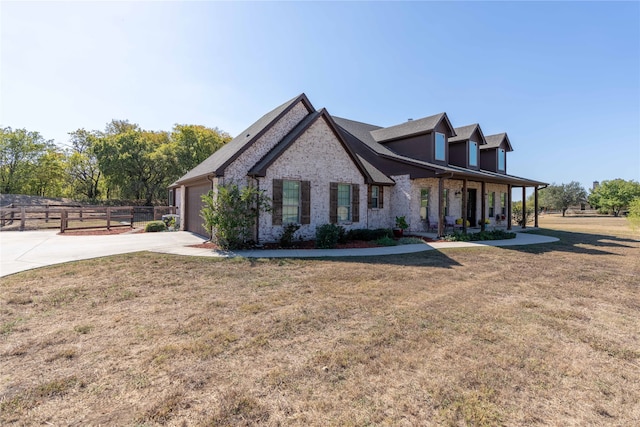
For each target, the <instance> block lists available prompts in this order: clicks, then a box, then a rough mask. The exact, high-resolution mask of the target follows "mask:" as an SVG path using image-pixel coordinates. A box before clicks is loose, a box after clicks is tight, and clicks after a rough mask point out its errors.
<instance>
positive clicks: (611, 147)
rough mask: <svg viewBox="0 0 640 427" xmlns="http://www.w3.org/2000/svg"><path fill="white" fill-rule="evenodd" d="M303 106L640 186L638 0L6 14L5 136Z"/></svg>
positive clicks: (528, 165) (525, 172)
mask: <svg viewBox="0 0 640 427" xmlns="http://www.w3.org/2000/svg"><path fill="white" fill-rule="evenodd" d="M303 92H304V93H306V95H307V96H308V97H309V99H310V101H311V103H312V104H313V105H314V107H315V108H316V109H319V108H322V107H325V108H327V110H328V111H329V113H330V114H332V115H335V116H338V117H344V118H349V119H352V120H358V121H363V122H366V123H371V124H375V125H378V126H391V125H394V124H398V123H402V122H404V121H406V120H407V119H409V118H413V119H418V118H421V117H426V116H430V115H433V114H437V113H440V112H443V111H445V112H446V113H447V115H448V117H449V119H450V120H451V122H452V124H453V125H454V127H458V126H464V125H467V124H472V123H479V124H480V126H481V128H482V131H483V132H484V134H485V135H491V134H495V133H500V132H507V134H508V135H509V138H510V140H511V144H512V146H513V148H514V151H513V152H511V153H509V154H508V157H507V162H508V163H507V167H508V172H509V173H510V174H513V175H517V176H522V177H526V178H530V179H535V180H538V181H543V182H548V183H556V184H560V183H568V182H570V181H578V182H580V183H581V184H582V185H583V186H584V187H585V188H587V189H589V188H591V186H592V183H593V181H596V180H597V181H603V180H607V179H615V178H623V179H627V180H630V179H633V180H636V181H640V2H637V1H631V2H613V1H607V2H500V1H494V2H482V1H479V2H455V1H453V2H324V3H320V2H233V3H231V2H198V1H182V2H148V1H138V2H126V1H111V2H91V1H85V2H30V1H20V2H13V1H2V2H0V126H3V127H6V126H10V127H12V128H14V129H15V128H26V129H28V130H30V131H37V132H39V133H40V134H42V135H43V136H44V137H45V138H46V139H51V140H54V141H55V142H56V143H57V144H59V145H61V146H65V145H66V144H68V132H72V131H74V130H76V129H79V128H85V129H87V130H104V128H105V125H106V124H107V123H108V122H109V121H111V120H112V119H126V120H129V121H130V122H133V123H138V124H139V125H140V126H141V127H142V128H144V129H148V130H167V131H169V130H171V128H172V127H173V126H174V125H175V124H176V123H180V124H200V125H205V126H209V127H217V128H219V129H221V130H223V131H226V132H228V133H230V134H231V135H232V136H236V135H237V134H239V133H240V132H241V131H242V130H244V129H245V128H247V127H248V126H249V125H251V124H252V123H253V122H254V121H256V120H257V119H258V118H260V117H261V116H262V115H263V114H265V113H266V112H268V111H270V110H271V109H273V108H274V107H276V106H278V105H280V104H282V103H283V102H285V101H286V100H288V99H291V98H293V97H295V96H296V95H299V94H300V93H303Z"/></svg>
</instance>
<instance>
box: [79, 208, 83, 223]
mask: <svg viewBox="0 0 640 427" xmlns="http://www.w3.org/2000/svg"><path fill="white" fill-rule="evenodd" d="M80 222H84V221H83V220H82V206H80Z"/></svg>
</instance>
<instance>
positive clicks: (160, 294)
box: [0, 216, 640, 426]
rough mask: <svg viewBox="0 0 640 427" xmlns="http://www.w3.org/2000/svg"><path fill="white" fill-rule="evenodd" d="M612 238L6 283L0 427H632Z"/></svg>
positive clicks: (633, 306)
mask: <svg viewBox="0 0 640 427" xmlns="http://www.w3.org/2000/svg"><path fill="white" fill-rule="evenodd" d="M587 220H588V221H592V220H594V219H593V218H588V219H587ZM618 220H619V219H616V218H598V219H596V222H595V223H591V222H589V223H586V222H581V221H583V218H574V217H567V218H564V219H563V218H559V217H552V216H549V217H546V218H543V219H542V221H541V226H542V227H546V226H548V227H550V228H559V229H565V230H572V231H571V232H565V231H557V230H551V229H550V228H549V229H544V230H540V231H539V232H540V233H544V234H549V235H554V236H558V237H560V238H561V239H562V240H561V242H558V243H553V244H548V245H538V246H527V247H510V248H470V249H449V250H443V251H431V252H424V253H419V254H412V255H405V256H389V257H380V258H368V259H359V258H356V259H332V260H298V259H295V260H247V259H228V260H214V259H205V258H188V257H177V256H168V255H161V254H151V253H140V254H133V255H123V256H116V257H109V258H103V259H97V260H89V261H82V262H77V263H71V264H67V265H60V266H54V267H49V268H42V269H38V270H33V271H29V272H24V273H20V274H17V275H14V276H10V277H7V278H3V279H0V290H1V292H0V325H1V330H0V424H2V425H36V424H38V425H44V424H50V425H131V426H133V425H139V426H141V425H158V424H166V425H202V426H218V425H220V426H224V425H255V424H260V425H317V426H331V425H336V426H338V425H339V426H345V425H346V426H349V425H353V426H356V425H358V426H359V425H401V426H402V425H406V426H414V425H478V426H484V425H487V426H493V425H619V426H631V425H638V424H640V326H639V325H640V316H639V315H640V289H639V288H640V241H639V240H638V236H637V235H633V234H631V232H630V231H629V230H628V229H623V227H621V226H620V225H619V224H620V222H619V221H618ZM620 220H622V221H624V220H623V219H620ZM594 230H595V231H594ZM621 230H623V231H621Z"/></svg>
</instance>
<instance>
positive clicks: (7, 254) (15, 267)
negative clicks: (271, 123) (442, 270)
mask: <svg viewBox="0 0 640 427" xmlns="http://www.w3.org/2000/svg"><path fill="white" fill-rule="evenodd" d="M516 236H517V237H516V238H515V239H510V240H493V241H487V242H436V243H426V244H414V245H400V246H385V247H380V248H366V249H290V250H249V251H235V252H226V253H223V252H218V251H213V250H211V249H199V248H192V247H189V246H190V245H196V244H199V243H202V242H204V239H203V238H202V237H200V236H198V235H196V234H192V233H189V232H184V231H179V232H172V233H136V234H117V235H108V236H70V235H66V236H65V235H59V234H58V233H57V231H53V230H47V231H22V232H18V231H9V232H0V276H7V275H9V274H14V273H17V272H20V271H25V270H30V269H33V268H38V267H44V266H47V265H54V264H61V263H65V262H70V261H78V260H82V259H90V258H97V257H103V256H109V255H117V254H124V253H130V252H139V251H152V252H159V253H165V254H174V255H187V256H204V257H233V256H241V257H247V258H302V257H304V258H313V257H351V256H378V255H397V254H407V253H414V252H423V251H429V250H437V249H444V248H464V247H479V246H515V245H532V244H540V243H551V242H555V241H557V240H558V239H556V238H553V237H547V236H540V235H535V234H527V233H516Z"/></svg>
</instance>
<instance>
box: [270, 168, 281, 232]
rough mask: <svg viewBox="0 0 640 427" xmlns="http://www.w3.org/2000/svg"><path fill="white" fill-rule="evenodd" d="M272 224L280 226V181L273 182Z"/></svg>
mask: <svg viewBox="0 0 640 427" xmlns="http://www.w3.org/2000/svg"><path fill="white" fill-rule="evenodd" d="M271 218H272V222H271V223H272V224H273V225H282V180H281V179H274V180H273V211H272V212H271Z"/></svg>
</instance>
